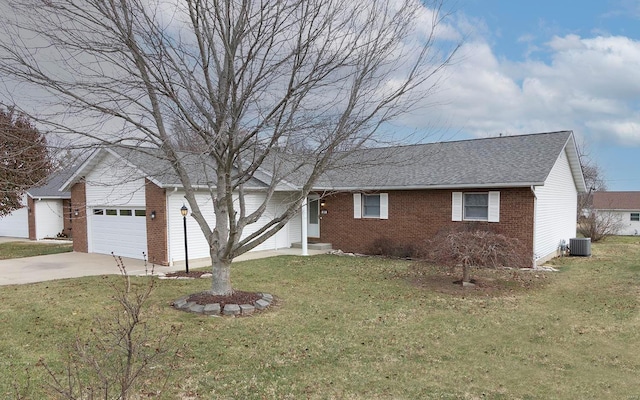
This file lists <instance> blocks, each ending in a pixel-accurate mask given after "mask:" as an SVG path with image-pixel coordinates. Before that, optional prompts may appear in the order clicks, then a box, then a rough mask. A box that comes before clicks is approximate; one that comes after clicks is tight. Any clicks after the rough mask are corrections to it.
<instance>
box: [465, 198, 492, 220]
mask: <svg viewBox="0 0 640 400" xmlns="http://www.w3.org/2000/svg"><path fill="white" fill-rule="evenodd" d="M470 195H483V196H486V198H487V205H486V209H487V216H486V217H478V218H472V217H467V205H466V203H467V196H470ZM469 207H478V208H480V207H482V208H483V209H484V208H485V206H469ZM462 220H463V221H489V192H463V193H462Z"/></svg>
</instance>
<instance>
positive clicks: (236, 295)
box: [187, 290, 262, 309]
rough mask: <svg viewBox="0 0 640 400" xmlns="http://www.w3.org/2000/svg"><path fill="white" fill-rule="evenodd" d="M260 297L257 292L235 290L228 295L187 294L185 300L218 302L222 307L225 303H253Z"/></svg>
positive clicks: (205, 302) (205, 303) (202, 302)
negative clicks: (187, 296)
mask: <svg viewBox="0 0 640 400" xmlns="http://www.w3.org/2000/svg"><path fill="white" fill-rule="evenodd" d="M261 298H262V296H261V295H260V294H258V293H254V292H243V291H240V290H236V291H234V292H233V294H232V295H230V296H214V295H212V294H211V293H208V292H201V293H195V294H192V295H191V296H189V298H187V301H193V302H195V303H196V304H202V305H207V304H214V303H218V304H220V308H222V309H224V306H225V304H238V305H240V304H253V303H255V302H256V301H258V300H260V299H261Z"/></svg>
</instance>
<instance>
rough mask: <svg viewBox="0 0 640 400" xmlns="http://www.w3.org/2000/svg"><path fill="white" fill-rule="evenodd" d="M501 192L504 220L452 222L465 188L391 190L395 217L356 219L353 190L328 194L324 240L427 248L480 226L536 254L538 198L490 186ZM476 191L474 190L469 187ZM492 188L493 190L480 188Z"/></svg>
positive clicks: (337, 244)
mask: <svg viewBox="0 0 640 400" xmlns="http://www.w3.org/2000/svg"><path fill="white" fill-rule="evenodd" d="M490 190H497V191H500V222H495V223H493V222H492V223H489V222H478V221H452V220H451V198H452V194H451V193H452V192H454V191H455V192H459V191H460V190H414V191H389V192H386V193H388V194H389V219H386V220H381V219H372V218H361V219H356V218H354V217H353V194H352V193H338V194H335V195H332V196H329V197H327V198H326V205H325V207H324V209H325V210H327V214H325V215H323V216H322V220H321V222H320V239H321V241H322V242H326V243H331V244H332V245H333V248H334V249H340V250H343V251H345V252H356V253H365V254H367V253H369V254H370V253H371V252H373V251H374V250H373V249H374V243H375V242H376V241H377V240H389V241H391V243H393V244H397V245H402V246H406V245H412V246H414V247H415V248H416V249H420V248H421V247H423V246H424V242H425V240H426V239H429V238H432V237H433V236H434V235H436V234H437V233H438V232H439V231H441V230H443V229H461V228H464V227H478V228H481V229H487V230H491V231H493V232H497V233H502V234H504V235H506V236H508V237H511V238H516V239H518V240H519V241H521V243H522V244H523V254H527V256H529V257H533V223H534V219H533V218H534V197H533V194H532V193H531V190H530V189H529V188H513V189H490ZM466 191H467V192H471V191H474V190H466ZM476 191H481V192H487V191H489V190H488V189H482V190H476Z"/></svg>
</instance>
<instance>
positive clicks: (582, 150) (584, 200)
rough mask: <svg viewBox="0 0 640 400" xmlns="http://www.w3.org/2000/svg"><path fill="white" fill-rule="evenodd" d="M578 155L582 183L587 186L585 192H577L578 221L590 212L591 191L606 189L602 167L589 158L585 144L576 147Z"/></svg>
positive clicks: (591, 205) (591, 206)
mask: <svg viewBox="0 0 640 400" xmlns="http://www.w3.org/2000/svg"><path fill="white" fill-rule="evenodd" d="M578 156H579V157H580V165H581V166H582V175H583V176H584V183H585V185H586V187H587V191H586V192H585V193H578V210H577V211H578V221H579V222H580V221H581V219H582V218H584V217H587V216H589V215H590V214H591V213H592V208H593V192H594V191H599V190H607V184H606V182H605V181H604V177H603V173H602V168H601V167H600V165H598V163H596V162H595V161H593V160H592V159H591V157H590V156H589V152H588V151H587V147H586V146H585V145H582V146H580V147H579V148H578Z"/></svg>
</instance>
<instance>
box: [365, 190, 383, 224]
mask: <svg viewBox="0 0 640 400" xmlns="http://www.w3.org/2000/svg"><path fill="white" fill-rule="evenodd" d="M375 198H377V199H378V207H377V209H378V213H377V214H367V208H369V209H371V208H374V207H375V206H372V205H369V206H367V199H375ZM381 203H382V199H381V198H380V194H379V193H376V194H363V195H362V218H373V219H380V215H381V210H380V209H381V208H382V207H381Z"/></svg>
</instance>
